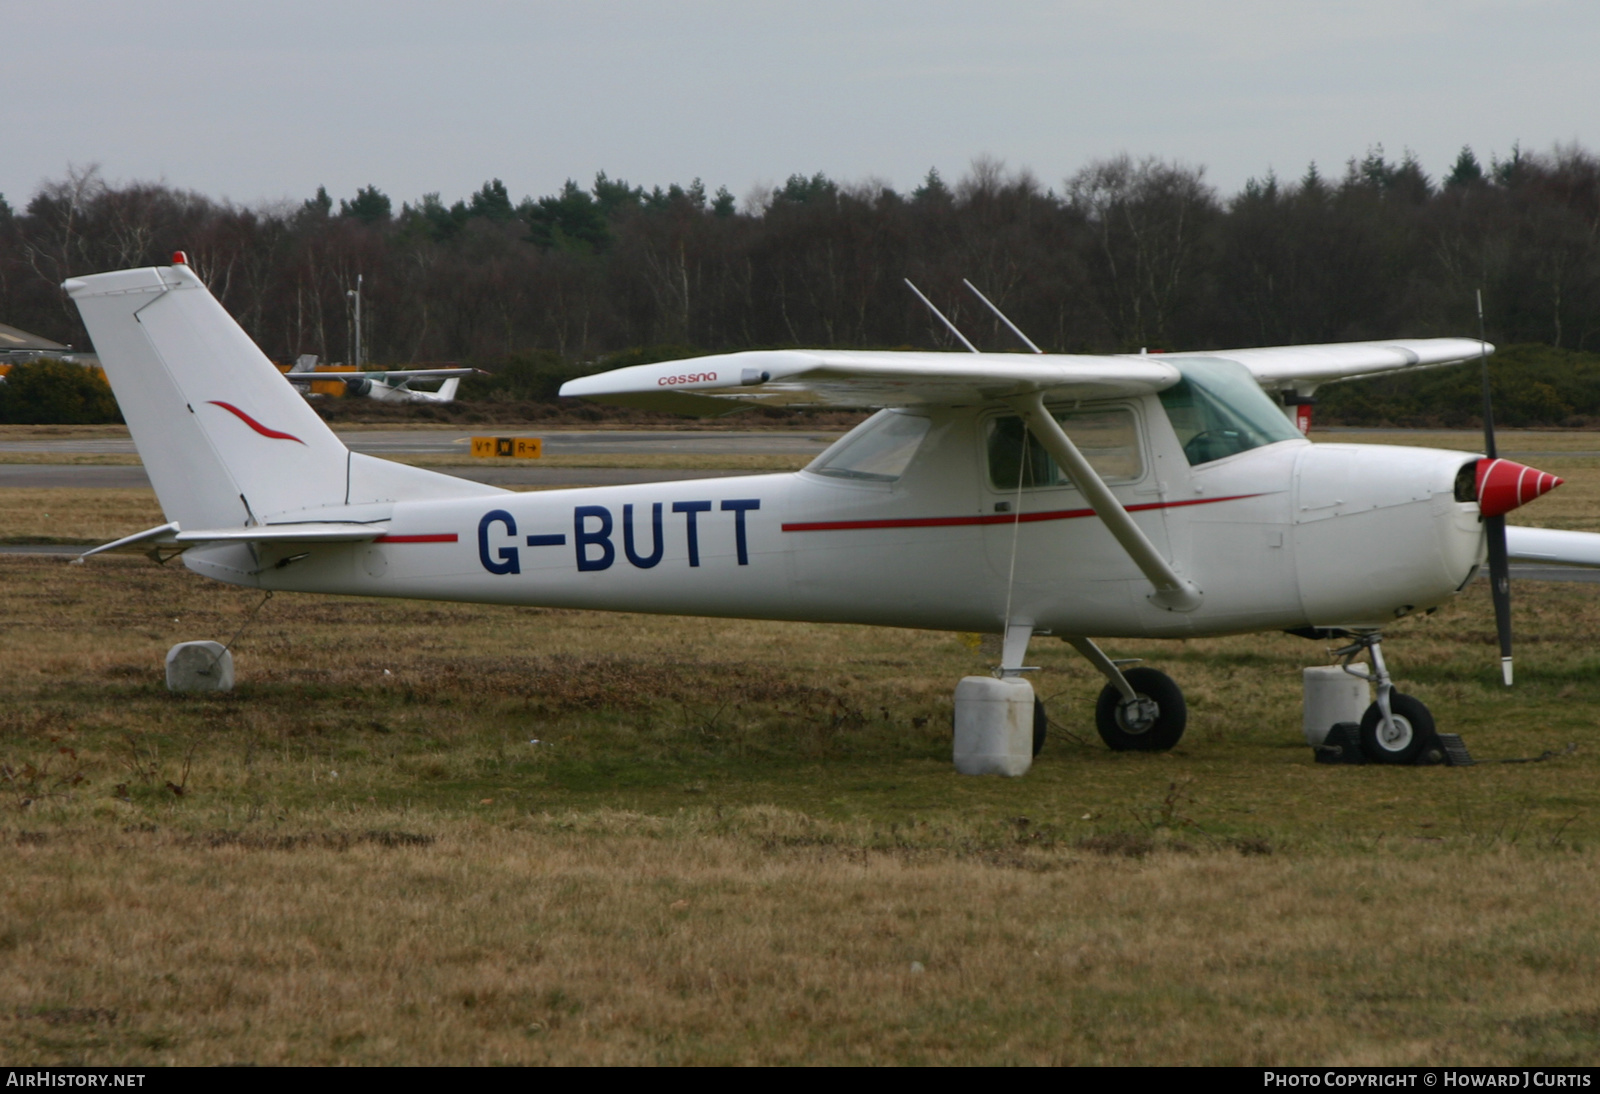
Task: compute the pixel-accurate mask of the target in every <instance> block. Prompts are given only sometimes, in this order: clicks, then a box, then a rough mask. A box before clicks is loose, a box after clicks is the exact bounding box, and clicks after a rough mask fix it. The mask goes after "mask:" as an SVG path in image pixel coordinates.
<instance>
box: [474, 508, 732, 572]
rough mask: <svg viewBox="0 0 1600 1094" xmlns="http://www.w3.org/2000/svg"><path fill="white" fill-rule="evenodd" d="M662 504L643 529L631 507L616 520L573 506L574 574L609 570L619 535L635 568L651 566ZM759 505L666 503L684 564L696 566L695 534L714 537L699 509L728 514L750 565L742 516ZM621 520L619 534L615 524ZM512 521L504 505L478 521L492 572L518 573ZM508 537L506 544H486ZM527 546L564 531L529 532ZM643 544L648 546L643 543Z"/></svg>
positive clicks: (553, 543) (561, 539)
mask: <svg viewBox="0 0 1600 1094" xmlns="http://www.w3.org/2000/svg"><path fill="white" fill-rule="evenodd" d="M665 507H666V506H665V503H663V502H659V501H658V502H654V503H652V504H651V506H650V516H649V518H648V520H649V527H648V530H646V528H645V520H646V518H645V517H644V514H643V513H639V514H635V513H634V506H632V505H624V506H623V507H622V519H621V521H620V522H619V521H618V520H617V519H616V517H614V516H613V515H612V512H611V510H610V509H608V508H607V507H606V506H604V505H579V506H576V507H575V508H574V509H573V510H572V544H573V548H574V552H575V555H576V559H577V564H578V570H579V572H586V571H593V570H609V569H610V568H611V566H612V565H613V564H614V563H615V562H616V561H617V540H618V539H619V538H620V539H621V545H622V554H623V556H624V557H626V558H627V560H628V562H629V563H631V564H632V565H633V566H635V567H636V568H638V569H640V570H649V569H652V568H654V567H655V566H656V565H657V564H658V563H660V562H661V560H662V558H663V557H665V555H666V551H667V538H666V534H665V530H664V528H663V525H664V524H665V516H664V509H665ZM760 508H761V499H759V498H727V499H724V500H723V501H722V502H720V503H713V502H710V501H675V502H672V503H671V510H672V512H673V513H674V514H680V515H682V517H683V529H684V535H685V537H686V539H687V542H688V548H689V552H688V553H689V565H690V566H699V565H700V536H701V533H702V532H705V533H707V534H711V535H715V534H717V531H716V530H715V529H713V528H707V527H705V526H703V525H702V524H701V523H700V515H701V514H702V513H712V512H723V513H732V514H733V546H734V554H735V556H736V557H737V558H738V562H739V565H740V566H748V565H750V540H749V533H748V530H747V528H746V526H745V519H744V517H745V514H746V513H748V512H750V511H751V510H753V509H760ZM619 523H620V524H621V528H620V535H619V534H618V532H619V529H618V524H619ZM517 534H518V533H517V521H516V518H515V517H513V516H512V515H511V514H510V513H508V512H506V511H505V510H504V509H491V510H490V511H489V512H487V513H485V514H484V515H483V519H482V520H480V521H478V560H479V561H480V562H482V563H483V568H484V569H485V570H488V571H489V572H490V573H491V574H519V573H521V572H522V555H521V551H520V550H519V548H518V547H517V546H516V538H517ZM502 537H510V539H511V544H509V545H507V544H503V543H491V539H494V540H499V539H501V538H502ZM523 544H524V545H525V546H528V547H564V546H566V544H567V535H566V533H565V532H547V533H531V534H528V535H526V536H525V537H524V538H523ZM646 544H648V547H647V546H646Z"/></svg>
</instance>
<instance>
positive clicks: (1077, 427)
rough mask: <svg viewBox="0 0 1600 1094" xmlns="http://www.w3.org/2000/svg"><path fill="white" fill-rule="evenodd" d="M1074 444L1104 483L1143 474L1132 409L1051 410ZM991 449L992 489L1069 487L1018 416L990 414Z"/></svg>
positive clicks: (988, 442) (1122, 480)
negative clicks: (993, 415)
mask: <svg viewBox="0 0 1600 1094" xmlns="http://www.w3.org/2000/svg"><path fill="white" fill-rule="evenodd" d="M1051 413H1052V414H1053V415H1054V417H1055V419H1056V421H1058V422H1060V423H1061V428H1062V429H1064V430H1066V433H1067V436H1069V437H1071V438H1072V443H1073V444H1075V445H1077V447H1078V451H1080V452H1082V453H1083V457H1084V459H1086V460H1088V461H1089V466H1091V467H1093V468H1094V469H1095V471H1096V472H1098V473H1099V475H1100V477H1101V478H1103V479H1105V480H1106V482H1109V483H1116V482H1134V481H1136V480H1137V479H1139V478H1140V477H1141V476H1142V475H1143V474H1144V457H1143V455H1142V454H1141V450H1140V447H1139V430H1138V426H1137V425H1136V423H1135V420H1134V416H1133V411H1131V410H1129V409H1128V408H1126V407H1110V408H1107V409H1104V410H1085V411H1076V412H1067V411H1052V412H1051ZM985 440H986V441H987V446H988V450H989V484H990V485H991V486H993V487H994V488H995V489H996V490H1015V489H1017V486H1018V479H1019V478H1020V479H1021V486H1022V488H1023V489H1024V490H1026V489H1030V488H1033V487H1040V486H1070V485H1072V483H1071V481H1070V480H1068V478H1067V476H1066V473H1065V472H1063V471H1062V470H1061V468H1059V467H1057V466H1056V461H1055V460H1053V459H1051V458H1050V454H1049V453H1048V452H1046V451H1045V450H1044V448H1043V447H1042V446H1041V445H1040V444H1039V441H1038V439H1037V438H1036V437H1034V436H1033V434H1032V433H1031V432H1027V431H1025V430H1024V429H1023V428H1022V419H1021V418H1018V417H1012V416H1005V417H1000V418H991V419H990V420H989V425H988V430H987V434H986V437H985Z"/></svg>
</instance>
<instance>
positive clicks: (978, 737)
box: [955, 676, 1033, 776]
mask: <svg viewBox="0 0 1600 1094" xmlns="http://www.w3.org/2000/svg"><path fill="white" fill-rule="evenodd" d="M955 764H956V770H957V771H959V772H961V774H963V775H1011V776H1017V775H1026V774H1027V773H1028V768H1030V767H1032V766H1033V685H1032V684H1030V683H1028V681H1026V680H1024V679H1023V678H1022V677H1020V676H1008V677H1003V678H1001V679H998V680H997V679H995V678H994V677H992V676H965V677H962V679H961V682H960V683H959V684H957V685H956V732H955Z"/></svg>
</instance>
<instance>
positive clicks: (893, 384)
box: [561, 338, 1493, 415]
mask: <svg viewBox="0 0 1600 1094" xmlns="http://www.w3.org/2000/svg"><path fill="white" fill-rule="evenodd" d="M1484 352H1493V347H1492V346H1488V345H1487V344H1486V343H1480V342H1478V341H1477V340H1476V339H1471V338H1427V339H1402V340H1394V341H1388V342H1346V343H1338V344H1331V345H1317V346H1274V347H1268V348H1263V349H1244V350H1214V351H1207V352H1196V353H1172V354H1161V355H1145V354H1139V355H1120V356H1074V355H1067V354H1037V355H1023V354H1015V353H928V352H921V351H907V352H883V351H867V350H752V351H746V352H743V353H728V354H721V355H718V356H711V357H691V358H688V359H686V360H680V361H664V362H660V363H658V364H652V365H633V366H630V367H628V368H620V369H613V370H612V371H610V372H601V373H596V374H595V375H593V376H584V377H581V378H579V379H577V380H569V381H568V382H567V383H565V384H563V385H562V387H561V394H562V395H563V396H568V397H578V398H584V399H591V400H593V401H595V402H601V403H612V404H616V405H619V406H633V407H639V408H642V409H646V410H657V411H665V412H669V413H678V414H697V415H716V414H727V413H730V412H731V411H734V410H738V409H739V408H740V407H741V406H745V405H750V404H752V403H757V404H769V405H779V406H786V405H810V406H829V407H849V408H868V407H892V406H916V405H940V406H970V405H973V404H980V403H988V402H994V401H997V400H1003V399H1012V398H1017V397H1019V396H1026V395H1032V394H1035V393H1043V394H1044V396H1045V397H1046V398H1047V399H1050V400H1051V401H1064V400H1068V399H1083V400H1090V399H1109V398H1116V397H1118V396H1127V395H1139V394H1147V393H1150V392H1156V391H1161V390H1162V389H1164V388H1167V387H1170V386H1172V385H1173V384H1175V383H1177V382H1178V379H1179V372H1178V369H1177V368H1176V367H1175V366H1174V364H1173V363H1172V362H1174V361H1179V360H1185V359H1197V358H1206V359H1221V360H1228V361H1236V362H1238V363H1239V364H1241V365H1243V366H1244V367H1245V368H1247V369H1249V370H1250V373H1251V374H1252V375H1253V376H1254V377H1255V378H1256V381H1257V382H1258V383H1259V384H1261V386H1262V387H1263V388H1266V389H1267V390H1269V391H1277V390H1283V389H1293V390H1298V391H1301V392H1304V393H1309V391H1311V390H1314V389H1315V388H1316V387H1317V386H1318V385H1320V384H1325V383H1329V382H1331V381H1334V380H1345V379H1353V378H1356V377H1362V376H1380V375H1384V374H1386V373H1393V372H1403V371H1407V370H1411V369H1419V368H1435V367H1439V366H1442V365H1451V364H1456V363H1458V362H1461V361H1467V360H1471V359H1474V358H1476V357H1478V356H1479V355H1480V354H1482V353H1484Z"/></svg>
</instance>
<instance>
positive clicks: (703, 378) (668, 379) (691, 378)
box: [656, 372, 717, 387]
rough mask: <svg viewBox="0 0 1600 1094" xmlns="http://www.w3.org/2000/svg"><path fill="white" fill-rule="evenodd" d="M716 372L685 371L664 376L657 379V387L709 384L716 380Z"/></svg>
mask: <svg viewBox="0 0 1600 1094" xmlns="http://www.w3.org/2000/svg"><path fill="white" fill-rule="evenodd" d="M716 378H717V374H716V373H715V372H683V373H679V374H678V375H677V376H663V377H661V379H659V380H657V381H656V386H657V387H671V386H673V385H674V384H709V383H712V382H713V381H715V380H716Z"/></svg>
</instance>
